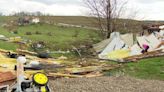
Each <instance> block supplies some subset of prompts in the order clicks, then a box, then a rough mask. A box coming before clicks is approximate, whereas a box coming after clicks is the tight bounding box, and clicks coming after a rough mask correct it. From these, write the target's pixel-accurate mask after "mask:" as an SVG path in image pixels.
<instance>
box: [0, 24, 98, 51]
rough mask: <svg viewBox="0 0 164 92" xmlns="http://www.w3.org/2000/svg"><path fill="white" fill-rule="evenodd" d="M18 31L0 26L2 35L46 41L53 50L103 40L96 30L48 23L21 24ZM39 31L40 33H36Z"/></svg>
mask: <svg viewBox="0 0 164 92" xmlns="http://www.w3.org/2000/svg"><path fill="white" fill-rule="evenodd" d="M17 31H18V34H13V33H10V32H8V31H7V30H6V29H4V28H2V27H0V34H2V35H5V36H7V37H13V36H21V37H23V38H24V39H29V40H32V41H33V42H36V41H44V42H45V43H46V44H47V46H46V47H47V48H49V49H51V50H59V49H64V50H66V49H71V48H72V45H75V46H79V45H80V44H83V43H86V42H88V43H89V42H93V43H96V42H98V41H100V40H101V38H100V36H99V35H98V33H97V31H95V30H87V29H83V28H71V27H69V28H66V27H58V26H54V25H48V24H37V25H28V26H20V27H19V28H18V29H17ZM27 32H30V33H31V35H26V33H27ZM37 32H38V33H39V34H36V33H37Z"/></svg>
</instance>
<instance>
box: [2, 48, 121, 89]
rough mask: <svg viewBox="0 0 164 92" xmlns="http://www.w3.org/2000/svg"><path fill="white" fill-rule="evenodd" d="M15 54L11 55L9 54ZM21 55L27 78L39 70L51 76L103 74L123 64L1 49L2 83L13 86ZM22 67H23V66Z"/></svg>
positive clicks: (75, 76) (71, 76)
mask: <svg viewBox="0 0 164 92" xmlns="http://www.w3.org/2000/svg"><path fill="white" fill-rule="evenodd" d="M9 52H10V55H15V57H11V56H10V55H9ZM19 55H25V57H26V59H27V60H26V61H27V62H26V63H25V65H24V73H25V74H24V75H25V78H27V79H31V78H32V75H33V74H35V73H38V72H41V73H45V74H46V75H47V76H48V77H50V78H62V77H64V78H82V77H97V76H103V71H108V70H112V69H115V68H118V67H120V66H121V65H119V64H118V65H116V64H108V63H106V62H99V61H94V60H93V61H92V60H90V61H89V62H82V63H80V62H81V61H80V60H79V61H70V60H68V59H67V57H64V56H61V57H59V58H57V59H53V58H39V57H37V54H36V53H35V52H30V51H26V50H20V49H18V50H17V52H12V51H7V50H3V49H1V50H0V59H1V61H0V84H1V85H2V86H4V85H9V87H10V86H12V84H13V82H15V81H16V76H17V75H18V73H17V72H16V71H17V70H19V69H17V68H19V66H17V65H18V61H17V60H16V59H17V57H18V56H19ZM21 69H22V68H21Z"/></svg>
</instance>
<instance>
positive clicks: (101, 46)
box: [93, 39, 112, 53]
mask: <svg viewBox="0 0 164 92" xmlns="http://www.w3.org/2000/svg"><path fill="white" fill-rule="evenodd" d="M111 41H112V39H106V40H103V41H101V42H100V43H97V44H94V45H93V48H94V50H95V51H96V52H97V53H100V52H102V51H103V50H104V48H105V47H106V46H107V45H108V44H109V43H110V42H111Z"/></svg>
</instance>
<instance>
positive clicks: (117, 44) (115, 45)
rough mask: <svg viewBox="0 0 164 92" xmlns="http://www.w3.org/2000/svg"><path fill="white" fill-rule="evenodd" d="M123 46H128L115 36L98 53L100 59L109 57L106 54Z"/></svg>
mask: <svg viewBox="0 0 164 92" xmlns="http://www.w3.org/2000/svg"><path fill="white" fill-rule="evenodd" d="M123 48H128V46H127V45H126V44H125V43H124V42H123V41H122V40H121V38H120V37H115V38H114V39H113V40H112V41H111V43H109V44H108V46H107V47H106V48H105V49H104V50H103V51H102V53H100V54H99V58H100V59H109V58H108V56H107V55H108V54H109V53H110V52H112V51H115V50H120V49H123Z"/></svg>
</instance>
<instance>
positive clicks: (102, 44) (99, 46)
mask: <svg viewBox="0 0 164 92" xmlns="http://www.w3.org/2000/svg"><path fill="white" fill-rule="evenodd" d="M116 37H121V39H122V40H123V41H124V42H125V43H126V44H127V45H128V46H130V47H131V46H133V44H134V41H133V34H124V35H121V36H120V33H119V32H113V33H111V35H110V38H109V39H106V40H103V41H101V42H100V43H97V44H95V45H93V48H94V50H95V51H96V52H97V53H100V52H102V51H103V50H104V49H105V47H107V46H108V44H109V43H110V42H111V41H112V40H113V39H114V38H116Z"/></svg>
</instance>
